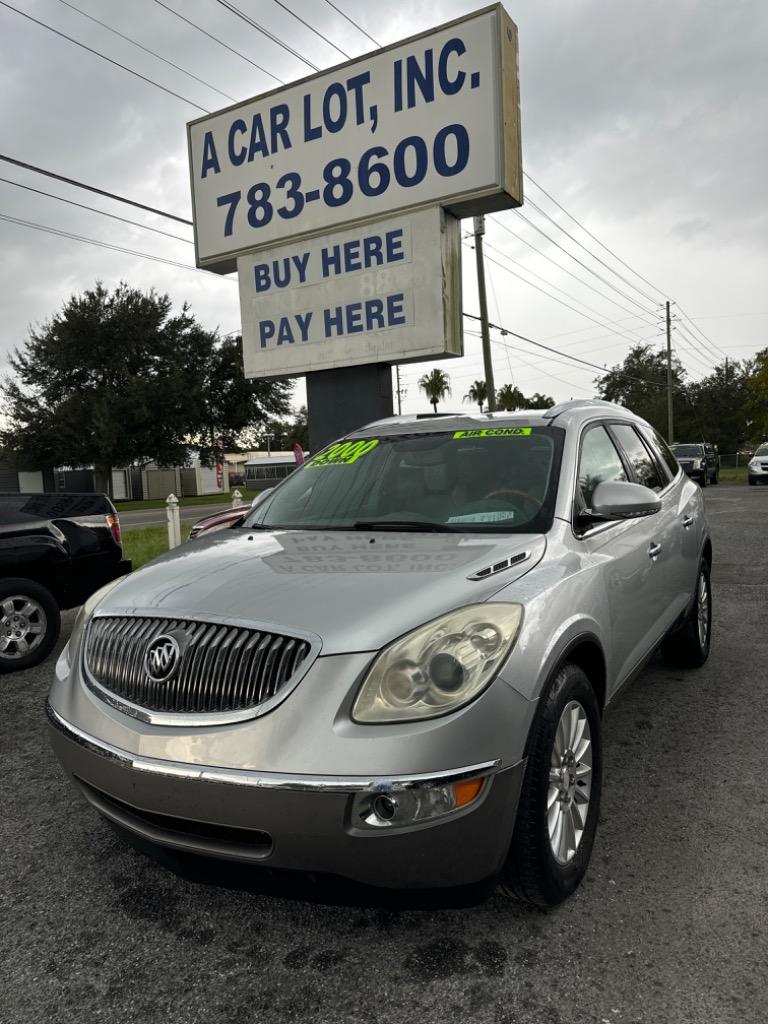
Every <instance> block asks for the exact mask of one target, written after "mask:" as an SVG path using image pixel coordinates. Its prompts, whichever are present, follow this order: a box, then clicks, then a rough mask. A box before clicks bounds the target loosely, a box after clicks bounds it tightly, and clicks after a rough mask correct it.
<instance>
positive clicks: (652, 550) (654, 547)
mask: <svg viewBox="0 0 768 1024" xmlns="http://www.w3.org/2000/svg"><path fill="white" fill-rule="evenodd" d="M660 554H661V544H651V546H650V547H649V548H648V557H649V558H650V560H651V561H652V562H655V561H656V559H657V558H658V557H659V555H660Z"/></svg>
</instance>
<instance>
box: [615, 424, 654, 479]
mask: <svg viewBox="0 0 768 1024" xmlns="http://www.w3.org/2000/svg"><path fill="white" fill-rule="evenodd" d="M611 433H612V434H613V435H614V437H615V438H616V440H617V441H618V442H619V444H620V445H621V447H622V448H623V449H624V453H625V455H626V456H627V459H628V460H629V464H630V465H631V466H632V469H633V470H634V473H635V476H636V477H637V482H638V483H639V484H642V485H643V487H650V488H651V490H654V491H660V490H661V488H662V487H663V486H664V485H665V483H666V481H665V480H662V478H661V473H660V472H659V469H658V466H657V465H656V463H655V462H654V460H653V458H652V456H651V453H650V451H649V450H648V449H647V448H646V446H645V445H644V444H643V441H642V440H641V438H640V435H639V434H638V432H637V431H636V430H635V428H634V427H633V426H631V425H630V424H629V423H614V424H612V425H611Z"/></svg>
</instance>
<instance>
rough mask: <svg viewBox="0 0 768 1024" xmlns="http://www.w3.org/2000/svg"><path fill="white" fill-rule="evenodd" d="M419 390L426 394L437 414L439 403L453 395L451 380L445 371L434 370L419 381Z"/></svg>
mask: <svg viewBox="0 0 768 1024" xmlns="http://www.w3.org/2000/svg"><path fill="white" fill-rule="evenodd" d="M419 390H420V391H423V392H424V394H425V395H426V396H427V398H428V399H429V401H430V402H431V404H432V408H433V409H434V410H435V412H437V403H438V402H442V400H443V399H444V398H445V396H446V395H450V393H451V378H450V377H449V376H448V374H447V373H446V372H445V370H432V371H431V372H430V373H425V374H424V376H423V377H421V378H420V379H419Z"/></svg>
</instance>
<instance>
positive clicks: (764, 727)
mask: <svg viewBox="0 0 768 1024" xmlns="http://www.w3.org/2000/svg"><path fill="white" fill-rule="evenodd" d="M705 500H706V503H707V507H708V513H709V517H710V524H711V527H712V532H713V542H714V550H715V561H714V571H713V588H714V607H715V620H714V640H713V649H712V655H711V657H710V659H709V662H708V663H707V665H706V666H705V667H704V668H703V669H701V670H699V671H698V672H690V673H687V672H681V671H678V670H669V669H667V668H666V667H664V665H663V664H662V663H661V661H660V660H654V661H653V662H652V664H651V665H650V666H649V667H648V668H647V669H646V670H645V671H644V673H643V674H642V676H641V677H640V678H639V679H638V680H637V681H636V682H635V683H634V684H633V685H632V686H631V687H630V688H629V689H628V690H627V691H626V693H625V694H624V695H623V696H622V697H621V698H620V700H619V701H618V702H617V704H616V706H615V707H613V708H611V709H610V711H609V712H608V713H607V716H606V728H605V732H606V750H605V781H604V789H603V804H602V815H601V824H600V828H599V831H598V836H597V841H596V844H595V849H594V855H593V860H592V866H591V869H590V871H589V873H588V875H587V878H586V881H585V883H584V885H583V886H582V888H581V890H580V891H579V892H578V893H577V895H576V896H575V897H574V898H573V899H572V900H571V901H570V902H568V903H567V904H565V905H564V906H562V907H560V908H558V909H557V910H554V911H551V912H549V913H543V912H538V911H532V910H529V909H526V908H522V907H519V906H517V905H515V904H513V903H511V902H509V901H507V900H506V899H505V898H503V897H502V896H500V895H498V894H493V895H491V896H489V897H487V898H485V899H482V898H480V897H479V896H478V894H453V895H448V896H445V895H443V896H442V898H434V899H433V898H429V897H425V898H416V897H413V896H411V897H407V896H403V897H401V896H399V895H398V894H391V893H387V892H383V893H376V892H374V893H371V892H363V891H360V890H352V889H350V888H348V887H343V886H333V885H331V884H330V883H327V882H325V881H323V880H319V881H315V882H313V881H312V880H309V879H299V880H292V879H285V878H279V879H278V878H273V877H271V876H266V877H265V876H263V875H259V876H251V875H248V877H245V876H243V875H242V874H241V873H239V872H233V871H232V869H230V868H226V867H225V868H223V869H220V870H218V871H215V870H210V871H207V872H206V873H205V874H198V875H197V876H190V874H189V871H187V873H186V874H184V875H180V874H178V873H175V872H173V871H171V870H169V869H168V868H167V867H166V866H163V865H161V864H160V863H158V862H157V861H155V860H152V859H149V858H147V857H145V856H143V855H142V854H141V853H139V852H136V851H135V850H134V849H132V848H130V847H128V846H127V845H126V844H125V843H124V842H123V841H122V840H121V839H120V838H119V837H118V836H117V835H116V834H115V833H114V832H112V831H111V829H110V828H109V827H108V826H107V825H106V824H104V823H103V822H101V821H100V820H99V819H98V818H97V816H96V814H95V812H93V811H92V810H91V809H90V808H88V807H87V806H86V805H85V804H84V802H83V801H82V800H81V799H80V798H79V797H78V796H77V795H76V794H75V792H74V791H73V789H72V787H71V786H70V784H69V783H68V782H67V780H66V779H65V777H64V775H63V772H62V771H61V769H60V768H59V766H58V764H57V763H56V762H55V761H54V758H53V755H52V753H51V751H50V749H49V746H48V739H47V735H46V724H45V716H44V713H43V701H44V697H45V694H46V690H47V688H48V683H49V678H50V675H51V670H52V659H51V660H49V661H48V662H47V663H46V664H44V665H43V666H41V667H39V668H38V669H35V670H30V671H28V672H25V673H19V674H16V675H11V676H7V677H5V678H3V679H2V681H0V729H1V737H2V750H1V756H2V764H1V770H2V775H0V787H1V790H0V792H1V794H2V796H1V803H2V819H1V821H0V827H1V830H2V834H1V836H0V862H1V874H0V920H1V921H2V929H1V930H0V993H2V995H0V1020H2V1021H3V1022H6V1021H7V1022H9V1024H27V1022H29V1024H32V1022H35V1024H39V1022H56V1024H65V1022H70V1021H71V1022H75V1021H77V1022H89V1024H90V1022H94V1021H110V1022H114V1024H124V1022H133V1021H136V1022H142V1024H144V1022H152V1024H161V1022H162V1024H165V1022H173V1024H197V1022H200V1024H202V1022H205V1024H219V1022H222V1024H223V1022H227V1024H245V1022H251V1021H253V1022H260V1024H261V1022H264V1024H272V1022H278V1021H279V1022H281V1024H282V1022H288V1021H304V1020H307V1021H313V1022H316V1024H324V1022H352V1021H366V1022H367V1021H370V1022H400V1021H402V1022H406V1021H407V1022H411V1021H419V1022H420V1024H431V1022H435V1024H437V1022H440V1024H445V1022H448V1021H479V1022H488V1024H528V1022H531V1024H538V1022H542V1024H544V1022H546V1024H580V1022H597V1024H603V1022H607V1021H608V1022H611V1024H614V1022H616V1024H619V1022H621V1024H624V1022H637V1024H646V1022H647V1024H666V1022H675V1024H687V1022H699V1021H700V1022H706V1024H726V1022H731V1021H733V1022H738V1024H750V1022H755V1024H757V1022H761V1024H762V1022H764V1021H765V1020H766V1013H767V1011H766V1005H767V1004H768V998H767V997H768V978H767V975H766V964H768V926H767V925H766V922H768V827H767V823H768V787H767V786H766V777H767V776H766V765H767V764H768V760H767V756H768V488H747V487H746V486H726V485H720V487H712V488H708V489H707V491H706V492H705ZM72 618H73V616H72V614H71V613H70V614H68V615H67V617H66V622H65V629H64V636H63V638H62V642H63V640H64V639H65V637H66V634H67V633H68V631H69V628H71V622H72ZM212 883H218V884H212Z"/></svg>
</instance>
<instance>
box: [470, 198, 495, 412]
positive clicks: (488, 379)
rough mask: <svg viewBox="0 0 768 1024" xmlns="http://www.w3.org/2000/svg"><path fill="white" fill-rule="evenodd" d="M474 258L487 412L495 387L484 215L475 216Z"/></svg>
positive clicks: (492, 410) (489, 410)
mask: <svg viewBox="0 0 768 1024" xmlns="http://www.w3.org/2000/svg"><path fill="white" fill-rule="evenodd" d="M474 220H475V258H476V260H477V295H478V298H479V300H480V331H481V334H482V338H483V365H484V367H485V387H486V390H487V391H488V395H487V402H488V412H495V411H496V388H495V387H494V383H493V362H492V360H491V335H490V332H489V330H488V300H487V298H486V294H485V262H484V261H483V235H484V234H485V217H484V215H482V214H481V215H480V216H479V217H475V219H474Z"/></svg>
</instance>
